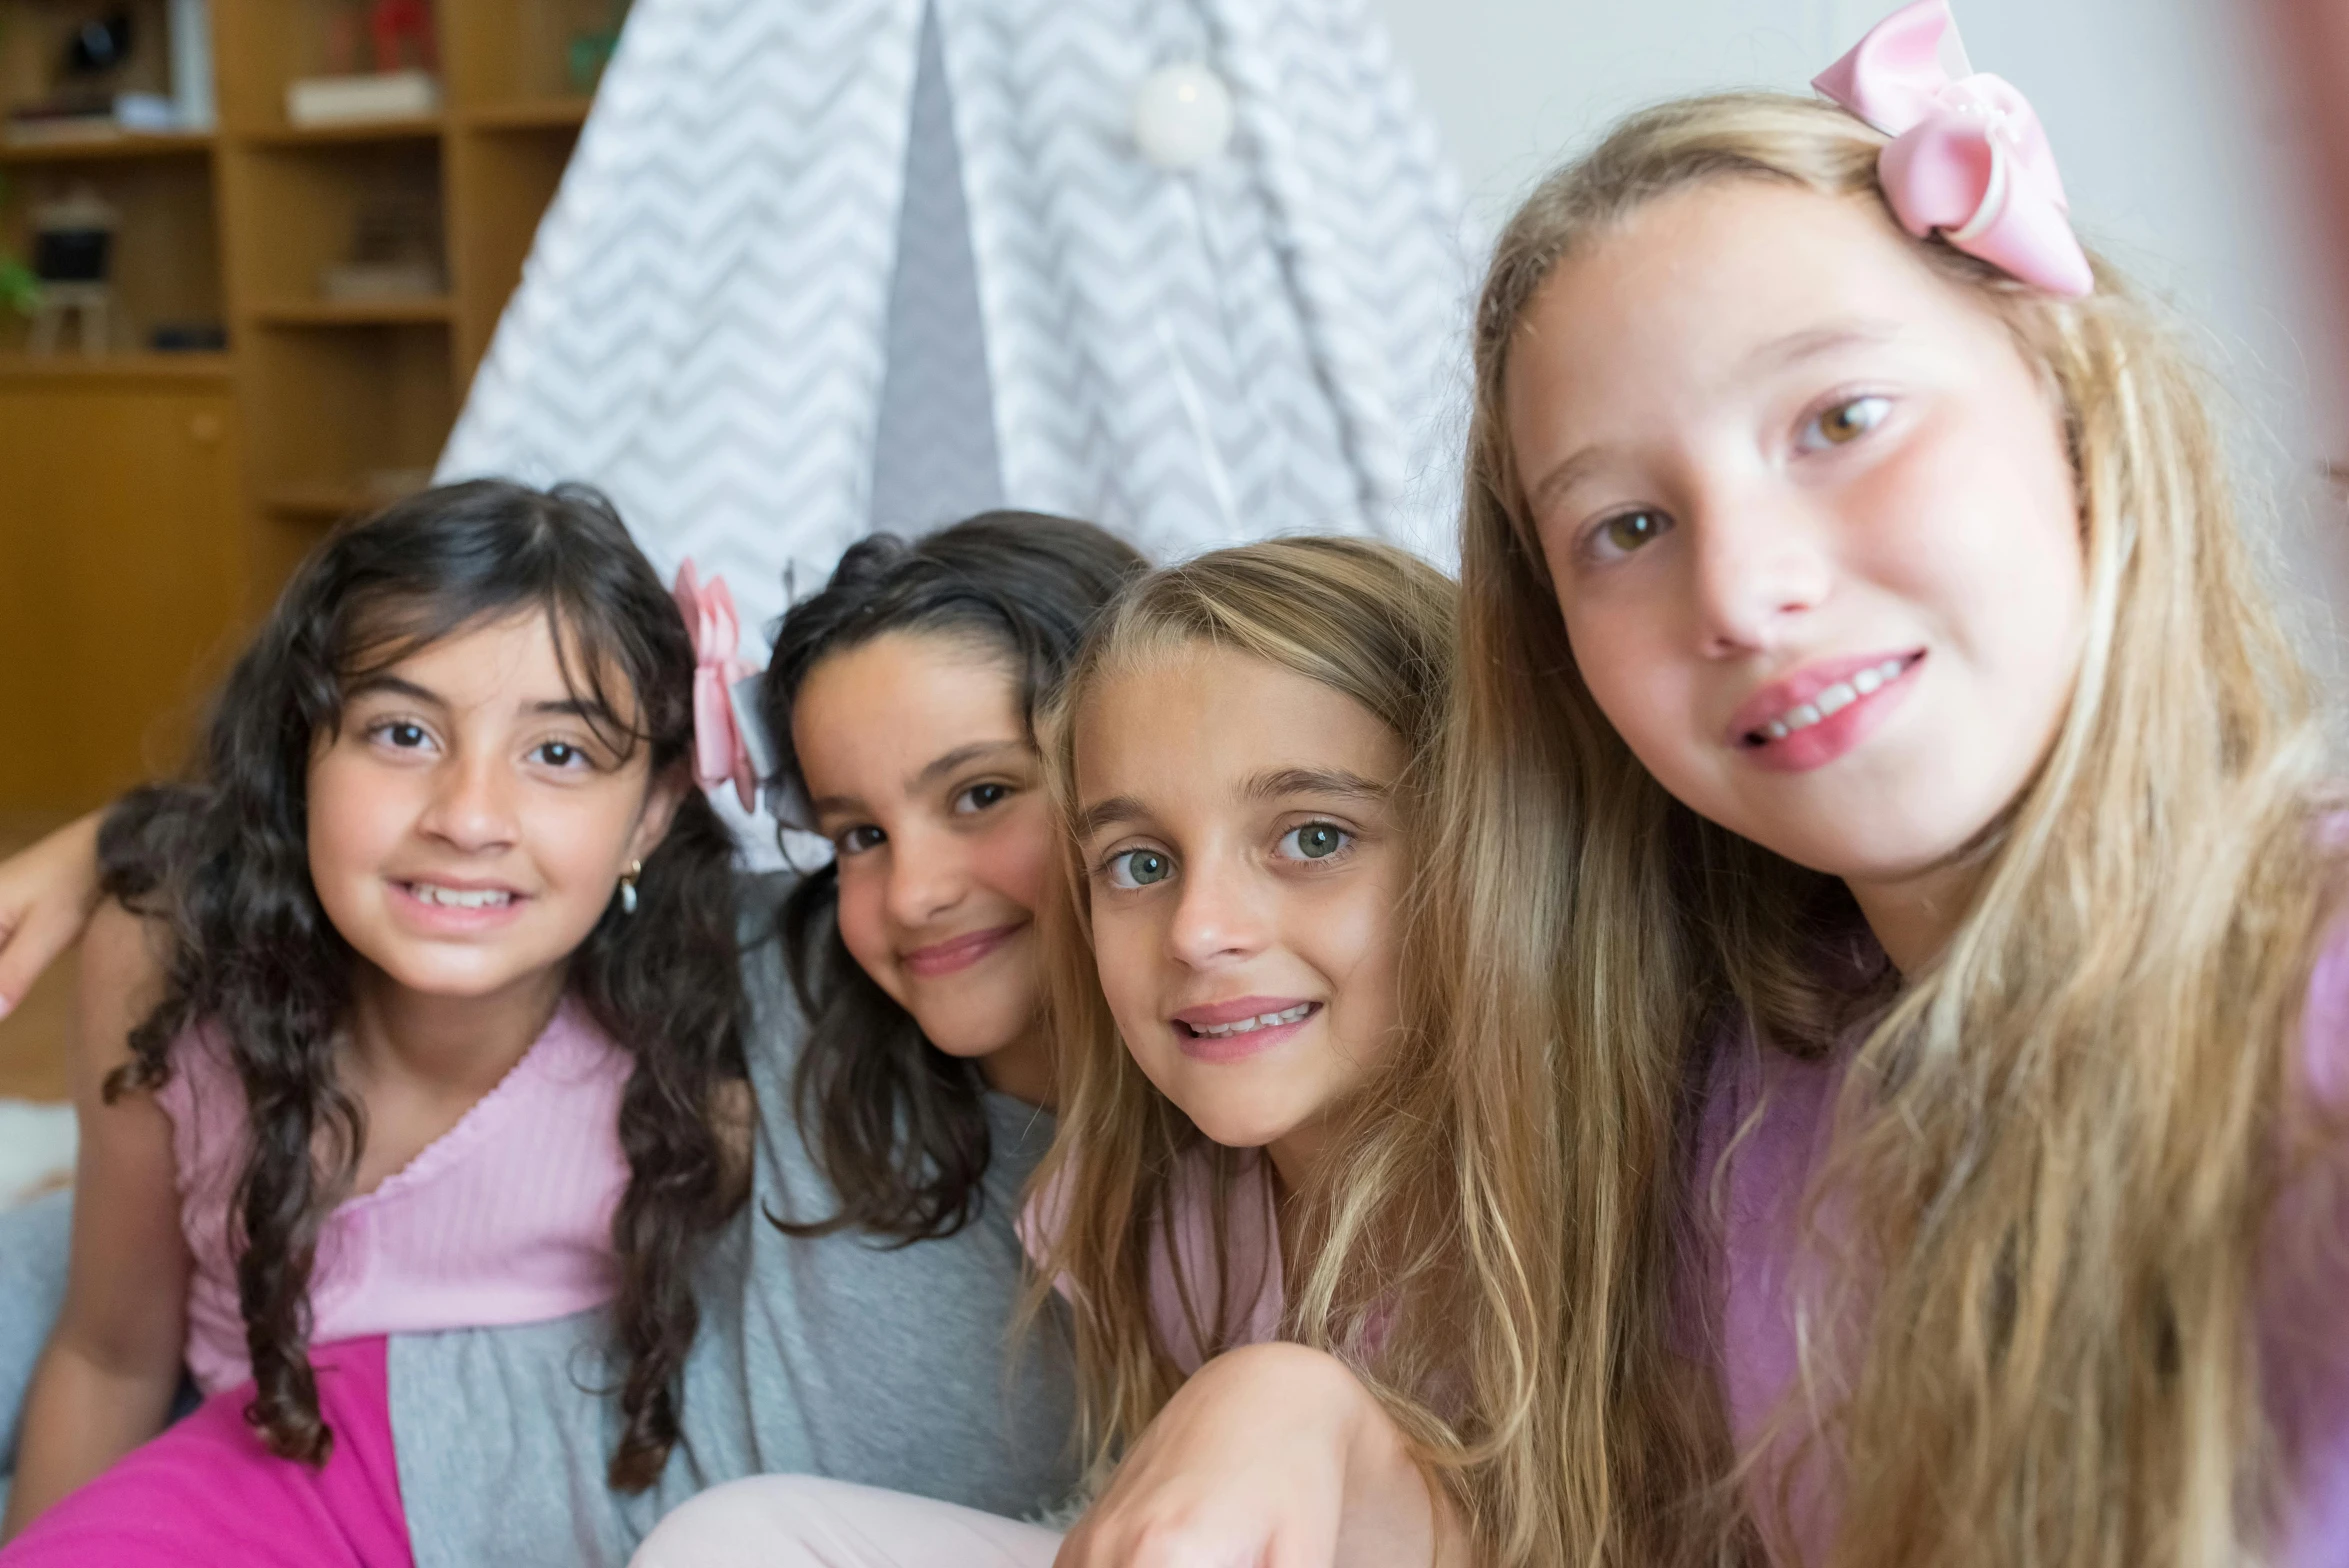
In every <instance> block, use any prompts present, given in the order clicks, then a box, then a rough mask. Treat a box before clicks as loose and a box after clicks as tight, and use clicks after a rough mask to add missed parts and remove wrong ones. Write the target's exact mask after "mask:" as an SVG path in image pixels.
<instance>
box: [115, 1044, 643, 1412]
mask: <svg viewBox="0 0 2349 1568" xmlns="http://www.w3.org/2000/svg"><path fill="white" fill-rule="evenodd" d="M630 1069H631V1064H630V1061H629V1058H628V1056H627V1054H626V1053H625V1052H623V1051H622V1050H620V1048H619V1047H618V1046H616V1045H614V1044H613V1043H612V1042H611V1041H610V1040H609V1039H607V1038H606V1037H605V1036H604V1035H603V1033H602V1032H601V1031H600V1030H598V1029H597V1028H596V1027H595V1025H594V1023H593V1022H592V1021H591V1020H590V1019H589V1018H588V1017H587V1015H586V1013H585V1012H584V1011H583V1010H582V1009H580V1008H579V1007H577V1006H576V1005H575V1004H573V1003H570V1002H565V1003H564V1004H563V1005H562V1006H561V1007H560V1008H558V1009H557V1010H556V1012H555V1016H554V1018H553V1019H552V1020H551V1021H550V1022H549V1023H548V1024H547V1027H546V1031H545V1032H544V1033H543V1034H541V1035H540V1036H539V1037H538V1040H537V1041H536V1042H535V1043H534V1044H533V1045H532V1046H531V1047H530V1049H529V1050H528V1051H526V1052H524V1053H523V1056H522V1059H521V1060H520V1061H518V1062H516V1063H515V1064H514V1066H513V1069H512V1070H511V1071H509V1072H508V1073H507V1074H506V1076H505V1077H504V1078H503V1079H502V1080H500V1081H499V1083H498V1085H497V1087H495V1088H494V1089H492V1090H490V1091H489V1093H487V1094H485V1095H483V1096H482V1097H481V1099H480V1100H479V1101H477V1102H476V1103H475V1104H474V1106H473V1108H472V1109H471V1110H469V1111H467V1112H466V1113H465V1114H464V1116H463V1117H462V1118H461V1119H460V1120H459V1121H458V1122H457V1124H456V1125H455V1126H454V1127H452V1128H450V1129H449V1130H448V1131H447V1132H446V1133H443V1134H442V1135H441V1136H440V1137H439V1138H438V1139H436V1140H434V1141H433V1142H432V1143H431V1144H430V1145H428V1146H427V1147H426V1148H425V1149H424V1150H423V1151H422V1152H421V1153H419V1154H418V1155H417V1156H416V1157H415V1158H414V1159H412V1160H410V1161H409V1162H408V1163H407V1164H406V1165H405V1166H403V1167H402V1168H401V1169H400V1170H398V1171H396V1172H394V1173H393V1174H392V1175H391V1176H389V1177H386V1178H385V1179H384V1181H383V1183H382V1184H381V1185H380V1186H378V1187H377V1188H376V1189H375V1190H374V1191H373V1192H370V1193H367V1194H366V1195H365V1196H363V1197H357V1198H352V1199H350V1200H349V1201H347V1202H345V1203H343V1204H341V1205H340V1206H338V1207H337V1208H336V1209H335V1210H334V1212H333V1213H332V1214H330V1215H328V1216H327V1218H326V1222H325V1224H324V1225H323V1227H322V1228H321V1229H320V1232H319V1238H318V1261H317V1265H316V1267H315V1269H314V1270H313V1271H312V1274H311V1280H310V1323H311V1326H310V1337H311V1340H312V1342H313V1343H315V1344H321V1345H323V1344H330V1343H333V1342H334V1341H337V1340H345V1339H358V1338H363V1337H366V1336H369V1335H375V1334H411V1333H428V1332H431V1331H434V1330H438V1329H453V1328H487V1327H492V1326H495V1325H500V1324H509V1323H534V1322H539V1321H542V1320H544V1319H548V1318H559V1317H565V1316H568V1315H569V1314H571V1313H573V1312H579V1311H584V1310H585V1309H587V1308H589V1307H593V1306H598V1305H600V1304H602V1303H603V1302H605V1301H608V1300H610V1299H611V1297H612V1296H613V1294H614V1293H615V1292H616V1291H617V1289H618V1284H619V1281H618V1272H617V1264H616V1261H615V1259H614V1257H613V1254H612V1215H613V1212H614V1210H615V1209H616V1208H617V1207H618V1206H619V1202H620V1195H621V1193H622V1192H623V1191H624V1190H625V1189H626V1187H627V1185H628V1161H627V1157H626V1156H625V1155H624V1154H622V1152H621V1149H620V1133H619V1115H620V1093H621V1090H622V1089H623V1088H624V1087H625V1086H626V1084H627V1082H628V1075H629V1072H630ZM156 1099H157V1100H158V1101H159V1102H160V1103H161V1105H162V1106H163V1109H164V1112H165V1114H167V1115H168V1116H169V1117H170V1118H171V1125H172V1137H171V1147H172V1161H173V1164H174V1166H175V1167H176V1169H177V1173H178V1178H179V1193H180V1230H181V1233H182V1234H184V1235H185V1236H186V1237H187V1242H188V1250H189V1252H190V1254H191V1255H192V1257H193V1259H194V1264H195V1267H194V1273H193V1276H192V1277H191V1278H190V1280H189V1282H188V1342H187V1358H188V1366H189V1369H190V1370H191V1371H193V1372H194V1374H195V1377H196V1382H197V1383H198V1384H199V1385H200V1386H201V1387H202V1388H203V1390H204V1391H205V1392H206V1393H207V1394H212V1393H218V1392H219V1391H220V1390H221V1389H224V1388H229V1387H233V1386H234V1385H236V1384H238V1383H241V1382H243V1381H244V1380H245V1379H246V1378H248V1377H250V1376H252V1368H251V1364H250V1363H249V1362H248V1360H247V1359H246V1353H245V1323H244V1317H243V1314H242V1313H240V1312H239V1311H238V1309H237V1281H236V1251H235V1249H234V1248H233V1247H232V1246H231V1241H230V1230H231V1226H230V1220H231V1215H230V1205H231V1201H232V1199H233V1197H234V1194H235V1190H236V1182H237V1177H238V1175H239V1173H240V1172H241V1171H242V1170H243V1166H244V1156H245V1147H246V1145H245V1138H246V1116H245V1095H244V1086H243V1085H242V1084H241V1083H240V1082H239V1081H238V1079H237V1075H236V1070H235V1068H234V1067H233V1065H232V1064H231V1063H230V1061H229V1057H228V1054H227V1048H226V1046H225V1043H224V1042H222V1041H221V1040H220V1039H219V1038H218V1036H217V1035H216V1034H214V1033H213V1032H211V1031H209V1030H206V1029H196V1030H193V1031H190V1032H189V1033H188V1034H186V1035H183V1036H182V1037H181V1038H180V1039H179V1040H177V1041H175V1042H174V1043H173V1046H172V1074H171V1079H170V1081H169V1082H168V1083H166V1084H165V1085H164V1086H163V1088H162V1089H161V1090H160V1091H159V1092H158V1093H157V1095H156Z"/></svg>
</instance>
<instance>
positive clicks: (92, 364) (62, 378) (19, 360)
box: [0, 353, 236, 383]
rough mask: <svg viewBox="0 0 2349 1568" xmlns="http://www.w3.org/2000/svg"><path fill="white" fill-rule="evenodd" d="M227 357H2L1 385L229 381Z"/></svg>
mask: <svg viewBox="0 0 2349 1568" xmlns="http://www.w3.org/2000/svg"><path fill="white" fill-rule="evenodd" d="M235 369H236V361H235V360H234V359H233V358H231V357H230V356H229V355H227V354H76V353H61V354H0V382H8V381H39V382H76V381H79V382H91V383H103V382H110V381H197V382H208V381H210V382H217V381H226V380H227V379H228V378H229V377H230V376H231V375H232V374H234V373H235Z"/></svg>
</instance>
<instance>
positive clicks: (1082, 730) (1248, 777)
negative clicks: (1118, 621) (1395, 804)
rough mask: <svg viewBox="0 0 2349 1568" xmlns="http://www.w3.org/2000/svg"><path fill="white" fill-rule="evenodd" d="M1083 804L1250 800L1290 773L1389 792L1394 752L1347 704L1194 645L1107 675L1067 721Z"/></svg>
mask: <svg viewBox="0 0 2349 1568" xmlns="http://www.w3.org/2000/svg"><path fill="white" fill-rule="evenodd" d="M1074 723H1075V726H1076V727H1075V733H1074V737H1073V738H1074V741H1075V751H1076V762H1077V779H1078V789H1079V793H1080V794H1084V795H1088V796H1090V795H1093V794H1097V793H1105V794H1147V795H1149V796H1152V797H1164V798H1168V799H1172V798H1178V797H1206V796H1211V795H1213V796H1229V795H1231V794H1233V793H1234V792H1235V791H1237V792H1240V793H1243V794H1244V793H1247V792H1248V791H1249V790H1250V789H1251V788H1252V787H1253V786H1254V785H1255V784H1257V783H1260V782H1261V781H1262V780H1263V779H1264V778H1265V777H1268V776H1270V775H1273V774H1277V773H1280V772H1282V771H1284V770H1286V771H1297V772H1303V771H1310V770H1316V769H1320V770H1328V769H1342V770H1344V771H1347V772H1349V773H1352V774H1355V775H1357V776H1360V777H1364V778H1368V779H1370V780H1371V781H1373V782H1376V783H1381V784H1385V783H1390V782H1392V780H1393V779H1394V777H1395V776H1396V775H1397V774H1398V773H1400V772H1401V770H1402V767H1403V763H1404V748H1403V742H1402V740H1401V739H1400V738H1399V737H1398V736H1397V735H1396V734H1395V732H1394V731H1393V730H1391V729H1389V728H1388V727H1387V725H1386V724H1385V723H1384V722H1383V721H1382V720H1381V719H1380V718H1379V717H1378V716H1377V715H1376V714H1375V713H1373V712H1372V711H1371V710H1370V709H1369V708H1368V707H1366V706H1365V705H1364V704H1362V703H1361V702H1359V701H1357V700H1356V699H1355V698H1353V697H1351V696H1349V695H1347V694H1346V693H1345V692H1342V691H1339V690H1337V689H1336V688H1335V687H1332V686H1330V685H1327V684H1325V683H1324V682H1321V681H1318V680H1314V679H1312V678H1311V677H1309V676H1306V675H1303V674H1300V673H1298V672H1297V671H1295V670H1292V669H1289V668H1287V667H1286V666H1284V665H1280V664H1276V663H1274V662H1273V661H1271V660H1269V659H1262V658H1257V657H1255V656H1254V655H1251V654H1248V653H1244V652H1240V651H1238V650H1236V649H1230V648H1223V647H1217V646H1213V645H1210V644H1205V643H1194V644H1189V645H1186V646H1183V647H1179V648H1173V649H1166V650H1159V651H1156V652H1154V653H1152V654H1150V655H1148V656H1145V657H1142V658H1139V659H1135V660H1132V661H1121V662H1119V663H1118V664H1116V665H1113V666H1112V667H1110V668H1108V669H1105V670H1103V671H1102V672H1101V673H1100V674H1099V675H1097V676H1096V677H1095V679H1094V680H1093V681H1092V683H1091V684H1090V688H1089V689H1088V690H1087V692H1086V693H1085V696H1084V700H1083V701H1082V702H1081V703H1080V704H1079V705H1078V707H1077V710H1076V713H1075V715H1074Z"/></svg>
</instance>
